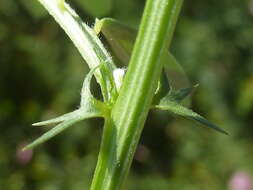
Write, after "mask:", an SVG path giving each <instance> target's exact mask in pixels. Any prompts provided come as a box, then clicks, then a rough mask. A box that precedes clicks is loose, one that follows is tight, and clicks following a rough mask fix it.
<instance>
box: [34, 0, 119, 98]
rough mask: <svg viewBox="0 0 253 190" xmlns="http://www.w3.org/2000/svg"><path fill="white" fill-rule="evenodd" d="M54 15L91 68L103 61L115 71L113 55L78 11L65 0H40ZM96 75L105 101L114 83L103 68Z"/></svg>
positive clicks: (107, 67)
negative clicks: (84, 21)
mask: <svg viewBox="0 0 253 190" xmlns="http://www.w3.org/2000/svg"><path fill="white" fill-rule="evenodd" d="M38 1H39V2H40V3H41V4H42V5H43V6H44V7H45V8H46V9H47V11H48V12H49V13H50V14H51V15H52V16H53V17H54V19H55V20H56V22H57V23H58V24H59V25H60V26H61V27H62V29H63V30H64V31H65V32H66V34H67V35H68V36H69V38H70V39H71V41H72V42H73V43H74V45H75V46H76V47H77V49H78V50H79V52H80V54H81V55H82V57H83V58H84V60H85V61H86V62H87V64H88V66H89V67H90V69H93V68H95V67H96V66H98V65H99V64H101V62H103V63H105V64H106V69H108V70H109V71H111V72H112V71H113V70H114V69H115V68H116V67H115V65H114V63H113V61H112V58H111V56H110V55H109V53H108V52H107V51H106V49H105V48H104V46H103V44H102V43H101V41H100V40H99V38H98V37H97V35H96V33H95V32H94V30H93V29H92V28H90V27H89V26H88V25H86V24H85V23H83V22H82V21H81V19H80V17H79V16H78V15H77V14H76V12H75V11H74V10H73V9H72V8H71V7H70V6H69V5H68V4H67V3H65V2H64V0H38ZM95 77H96V79H97V81H98V83H99V84H100V86H101V89H102V93H103V96H104V99H105V101H108V100H109V99H110V95H111V92H110V91H111V89H112V84H111V83H110V82H109V81H110V79H108V71H107V72H106V70H105V68H101V69H100V70H97V71H96V72H95Z"/></svg>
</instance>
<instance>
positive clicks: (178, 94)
mask: <svg viewBox="0 0 253 190" xmlns="http://www.w3.org/2000/svg"><path fill="white" fill-rule="evenodd" d="M197 86H198V85H194V86H193V87H189V88H181V89H179V90H174V89H171V90H170V91H169V92H168V94H167V95H166V96H165V97H164V99H168V100H170V101H172V102H177V103H180V102H181V101H182V100H184V99H185V98H186V97H187V96H189V95H190V94H191V93H192V92H193V90H194V89H195V88H197Z"/></svg>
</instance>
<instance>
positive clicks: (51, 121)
mask: <svg viewBox="0 0 253 190" xmlns="http://www.w3.org/2000/svg"><path fill="white" fill-rule="evenodd" d="M79 112H80V110H75V111H73V112H70V113H66V114H64V115H62V116H59V117H56V118H54V119H49V120H47V121H42V122H38V123H34V124H32V125H33V126H43V125H50V124H54V123H59V122H63V121H65V120H70V119H75V118H76V117H77V116H78V115H79Z"/></svg>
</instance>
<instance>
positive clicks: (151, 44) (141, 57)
mask: <svg viewBox="0 0 253 190" xmlns="http://www.w3.org/2000/svg"><path fill="white" fill-rule="evenodd" d="M182 2H183V0H147V3H146V7H145V10H144V14H143V17H142V21H141V25H140V29H139V32H138V36H137V40H136V43H135V46H134V50H133V53H132V57H131V59H130V65H129V68H128V71H127V74H126V76H125V79H124V82H123V84H122V87H121V90H120V93H119V97H118V99H117V101H116V104H115V105H114V106H113V108H112V114H111V117H112V121H111V123H110V125H107V126H105V129H104V136H103V142H102V146H101V150H100V155H99V160H98V165H97V168H96V171H95V176H94V178H93V182H92V187H91V189H93V190H100V189H103V190H114V189H120V187H121V186H122V184H123V182H124V180H125V178H126V176H127V174H128V171H129V168H130V166H131V163H132V159H133V155H134V153H135V150H136V146H137V144H138V142H139V138H140V135H141V132H142V129H143V126H144V122H145V120H146V117H147V114H148V110H149V109H150V106H151V102H152V98H153V96H154V93H155V88H156V86H157V82H158V78H159V76H160V74H161V70H162V64H161V63H162V62H159V59H160V55H161V54H162V52H163V51H167V48H168V46H169V45H170V42H171V39H172V36H173V32H174V28H175V25H176V21H177V18H178V15H179V12H180V10H181V5H182ZM108 128H110V130H112V131H111V132H112V134H109V133H107V132H106V131H107V130H108ZM108 134H109V135H110V136H107V135H108ZM108 146H109V147H108ZM105 150H106V151H105ZM102 162H103V164H101V163H102Z"/></svg>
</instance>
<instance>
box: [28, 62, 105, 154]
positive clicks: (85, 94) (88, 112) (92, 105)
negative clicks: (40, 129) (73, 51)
mask: <svg viewBox="0 0 253 190" xmlns="http://www.w3.org/2000/svg"><path fill="white" fill-rule="evenodd" d="M98 67H99V66H97V67H95V68H94V69H92V70H91V71H90V72H89V73H88V74H87V76H86V78H85V80H84V83H83V88H82V92H81V105H80V108H79V109H78V110H75V111H73V112H71V113H67V114H64V115H62V116H60V117H57V118H54V119H50V120H47V121H43V122H38V123H35V124H33V125H34V126H42V125H48V124H53V123H59V122H62V123H60V124H58V125H57V126H56V127H54V128H52V129H51V130H49V131H48V132H46V133H45V134H44V135H42V136H41V137H39V138H38V139H37V140H35V141H34V142H32V143H31V144H29V145H28V146H26V147H25V148H24V150H26V149H30V148H34V147H35V146H37V145H39V144H41V143H43V142H45V141H47V140H49V139H51V138H52V137H54V136H55V135H57V134H59V133H60V132H62V131H64V130H65V129H67V128H69V127H71V126H72V125H73V124H75V123H76V122H78V121H81V120H84V119H88V118H93V117H104V116H105V115H106V114H107V107H106V105H105V104H104V103H102V102H100V101H98V100H96V99H95V98H94V97H93V96H92V94H91V92H90V82H91V78H92V76H93V74H94V72H95V70H96V69H97V68H98Z"/></svg>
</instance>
